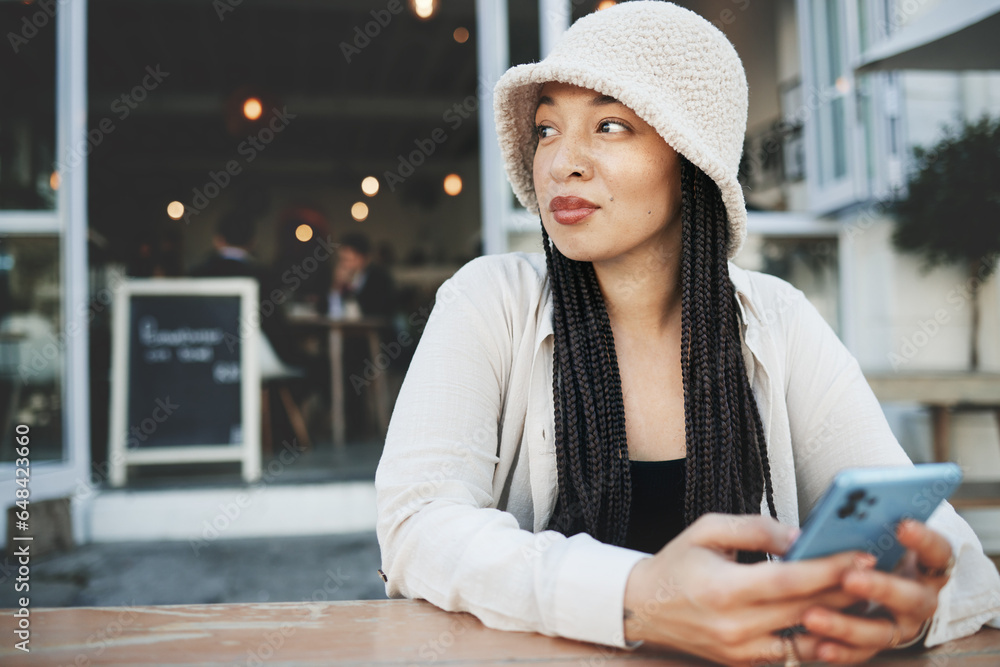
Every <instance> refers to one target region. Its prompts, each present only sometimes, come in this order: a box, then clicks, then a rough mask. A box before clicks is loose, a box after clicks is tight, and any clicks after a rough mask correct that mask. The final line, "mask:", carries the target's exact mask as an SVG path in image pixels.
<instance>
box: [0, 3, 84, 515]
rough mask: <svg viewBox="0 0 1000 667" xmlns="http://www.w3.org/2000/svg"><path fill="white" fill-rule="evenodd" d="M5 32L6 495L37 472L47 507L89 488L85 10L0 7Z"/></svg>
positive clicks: (1, 74) (1, 132)
mask: <svg viewBox="0 0 1000 667" xmlns="http://www.w3.org/2000/svg"><path fill="white" fill-rule="evenodd" d="M0 25H3V26H4V32H3V37H4V42H5V43H4V45H3V48H0V100H3V102H4V103H3V104H0V428H2V429H3V430H2V432H0V493H2V494H3V495H4V497H5V498H13V497H14V487H15V486H16V482H15V475H16V469H17V468H19V467H20V468H22V469H23V468H24V467H25V466H26V465H29V466H30V472H31V477H30V478H31V498H32V501H36V500H38V501H41V500H45V499H47V498H59V497H67V496H71V495H72V492H73V489H74V488H76V487H77V486H78V485H79V484H81V483H83V482H85V481H86V479H87V478H88V476H87V473H86V469H87V467H88V464H89V444H90V442H89V437H88V433H89V422H88V418H87V384H88V375H87V341H88V330H87V325H88V321H87V319H86V314H85V310H86V290H87V272H86V233H87V232H86V230H87V224H86V203H85V201H86V200H85V192H86V190H85V188H86V172H87V161H86V155H85V153H84V154H75V153H74V152H73V151H72V150H70V147H81V146H85V145H86V136H85V133H86V128H85V126H84V123H85V118H86V109H85V102H84V99H85V93H84V87H83V82H84V68H85V66H86V52H85V48H84V45H85V37H86V3H82V2H81V3H77V2H72V3H69V2H65V3H64V2H46V3H42V2H13V1H11V0H0ZM15 433H17V434H19V435H21V434H25V435H27V436H28V443H29V445H28V447H27V448H28V450H29V455H28V456H27V457H24V456H22V455H21V454H17V456H15V453H16V452H15V448H14V442H13V435H14V434H15ZM18 444H22V443H18ZM19 459H20V462H19ZM25 459H27V462H28V463H27V464H26V463H24V460H25ZM4 523H5V522H4V520H3V519H0V527H2V526H3V525H4ZM76 528H77V529H80V525H77V526H76ZM5 533H6V531H5Z"/></svg>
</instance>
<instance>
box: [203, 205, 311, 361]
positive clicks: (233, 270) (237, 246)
mask: <svg viewBox="0 0 1000 667" xmlns="http://www.w3.org/2000/svg"><path fill="white" fill-rule="evenodd" d="M255 231H256V219H255V216H254V215H253V214H251V213H248V212H246V211H245V210H241V209H239V208H237V209H234V210H232V211H230V212H228V213H226V214H225V215H223V216H222V218H221V219H220V220H219V224H218V226H217V227H216V230H215V236H214V238H213V245H214V249H213V250H212V252H211V254H209V256H208V257H207V258H206V259H205V261H203V262H202V263H201V264H199V265H197V266H195V267H194V268H193V269H192V270H191V275H192V276H193V277H197V278H253V279H254V280H256V281H257V287H258V290H259V291H258V295H259V296H258V298H259V311H258V312H259V314H260V329H261V331H262V332H263V334H264V335H265V336H267V339H268V340H269V341H270V342H271V346H272V347H273V348H274V351H275V352H276V353H277V354H278V356H279V357H280V358H281V359H282V360H283V361H286V362H288V361H291V360H292V359H293V358H294V357H295V356H296V355H295V352H294V350H293V349H292V341H291V340H290V338H289V336H288V330H287V327H286V326H285V324H286V323H285V315H284V309H283V307H282V303H284V297H281V298H280V299H275V298H274V296H275V292H277V291H280V290H279V285H278V282H277V281H276V280H275V279H274V276H273V274H272V272H271V271H270V270H269V269H268V268H267V267H266V266H265V265H264V264H262V263H261V262H260V261H258V260H257V259H256V258H255V257H254V256H253V254H251V250H252V249H253V246H254V234H255ZM279 300H280V303H279Z"/></svg>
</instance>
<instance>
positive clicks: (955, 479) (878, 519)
mask: <svg viewBox="0 0 1000 667" xmlns="http://www.w3.org/2000/svg"><path fill="white" fill-rule="evenodd" d="M961 481H962V469H961V468H960V467H959V466H957V465H956V464H954V463H924V464H919V465H915V466H913V467H907V466H900V467H893V468H849V469H847V470H842V471H841V472H840V473H839V474H838V475H837V477H836V478H835V479H834V480H833V483H832V484H831V485H830V488H829V489H827V491H826V493H825V494H823V497H822V498H820V500H819V502H817V503H816V506H815V507H814V508H813V510H812V512H810V513H809V518H807V519H806V522H805V523H804V524H802V533H801V534H800V535H799V536H798V538H797V539H796V540H795V542H794V543H793V544H792V546H791V547H789V549H788V552H787V553H786V554H785V556H784V558H782V560H785V561H793V560H804V559H807V558H819V557H821V556H829V555H830V554H835V553H840V552H842V551H867V552H868V553H870V554H872V555H874V556H875V557H876V558H877V559H878V561H877V563H876V565H875V567H876V568H877V569H879V570H883V571H885V572H889V571H891V570H892V569H893V568H894V567H896V563H898V562H899V559H900V558H902V557H903V553H904V552H905V550H906V549H905V547H903V545H901V544H900V543H899V541H898V540H897V539H896V526H897V525H899V522H900V521H902V520H903V519H916V520H917V521H921V522H922V521H926V520H927V518H928V517H929V516H930V515H931V513H933V512H934V510H935V508H937V506H938V505H940V504H941V501H943V500H946V499H947V498H949V497H950V496H951V494H952V493H954V492H955V489H957V488H958V485H959V484H960V483H961Z"/></svg>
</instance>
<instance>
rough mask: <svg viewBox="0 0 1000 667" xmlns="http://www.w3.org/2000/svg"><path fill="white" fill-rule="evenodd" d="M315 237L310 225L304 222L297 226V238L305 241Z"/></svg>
mask: <svg viewBox="0 0 1000 667" xmlns="http://www.w3.org/2000/svg"><path fill="white" fill-rule="evenodd" d="M312 237H313V228H312V227H310V226H309V225H307V224H305V223H302V224H301V225H299V226H298V227H296V228H295V238H297V239H298V240H300V241H302V242H303V243H305V242H306V241H308V240H309V239H311V238H312Z"/></svg>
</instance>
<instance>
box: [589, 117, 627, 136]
mask: <svg viewBox="0 0 1000 667" xmlns="http://www.w3.org/2000/svg"><path fill="white" fill-rule="evenodd" d="M628 130H629V128H628V126H627V125H625V123H619V122H618V121H616V120H602V121H601V123H600V125H598V126H597V131H598V132H604V133H607V134H611V133H614V132H628Z"/></svg>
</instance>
